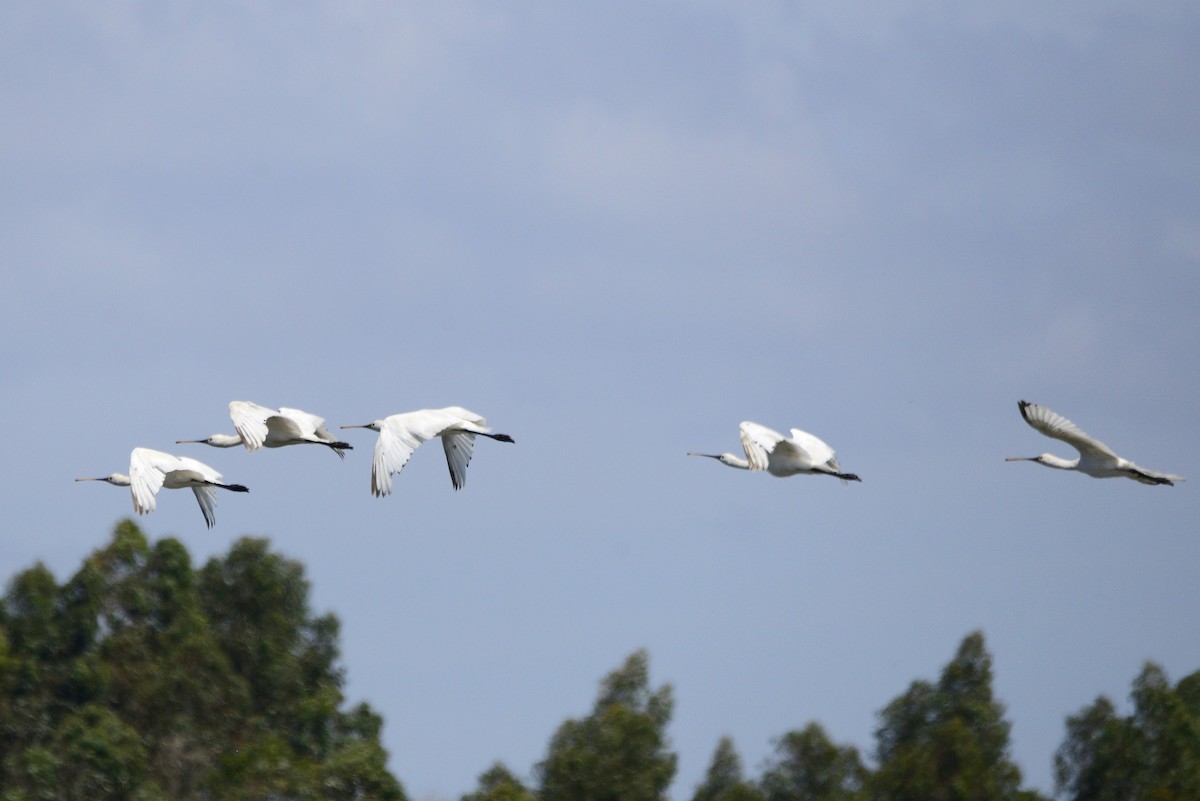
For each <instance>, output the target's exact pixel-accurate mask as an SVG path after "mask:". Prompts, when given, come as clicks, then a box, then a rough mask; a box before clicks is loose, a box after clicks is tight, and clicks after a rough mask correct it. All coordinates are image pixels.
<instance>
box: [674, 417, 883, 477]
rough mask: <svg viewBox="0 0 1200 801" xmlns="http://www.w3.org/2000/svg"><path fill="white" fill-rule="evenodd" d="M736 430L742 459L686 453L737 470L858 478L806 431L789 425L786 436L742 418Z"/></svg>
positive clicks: (818, 439)
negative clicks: (789, 434) (742, 453)
mask: <svg viewBox="0 0 1200 801" xmlns="http://www.w3.org/2000/svg"><path fill="white" fill-rule="evenodd" d="M738 432H739V434H740V436H741V440H742V450H744V451H745V453H746V458H744V459H743V458H741V457H740V456H736V455H734V454H732V453H717V454H714V453H696V452H694V451H693V452H690V453H688V456H706V457H708V458H709V459H716V460H717V461H718V462H720V463H721V464H725V465H729V466H730V467H736V468H738V469H741V470H766V471H767V472H768V473H770V474H771V475H773V476H780V477H783V476H794V475H796V474H798V473H812V474H819V475H828V476H837V477H838V478H840V479H842V480H843V481H862V479H860V478H859V477H858V476H857V475H855V474H854V473H843V472H842V468H841V466H840V465H839V464H838V462H837V459H836V458H835V457H834V452H833V448H831V447H829V445H828V444H826V443H825V441H824V440H822V439H820V438H819V437H816V436H814V435H812V434H810V433H808V432H807V431H801V430H800V429H798V428H793V429H792V430H791V434H792V436H791V437H790V438H789V437H785V436H783V434H780V433H779V432H778V431H775V430H773V429H770V428H767V427H766V426H764V425H760V424H758V423H754V422H751V421H749V420H746V421H744V422H743V423H742V424H741V425H740V426H738Z"/></svg>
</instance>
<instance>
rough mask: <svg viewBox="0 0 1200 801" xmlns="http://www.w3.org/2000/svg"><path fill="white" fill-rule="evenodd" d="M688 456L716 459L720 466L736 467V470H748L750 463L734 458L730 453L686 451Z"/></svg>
mask: <svg viewBox="0 0 1200 801" xmlns="http://www.w3.org/2000/svg"><path fill="white" fill-rule="evenodd" d="M688 456H703V457H705V458H706V459H716V460H717V461H718V462H720V463H721V464H723V465H728V466H729V467H736V468H737V469H738V470H749V469H750V463H749V462H748V461H746V460H745V459H742V458H740V457H738V456H734V455H733V454H732V453H696V452H695V451H688Z"/></svg>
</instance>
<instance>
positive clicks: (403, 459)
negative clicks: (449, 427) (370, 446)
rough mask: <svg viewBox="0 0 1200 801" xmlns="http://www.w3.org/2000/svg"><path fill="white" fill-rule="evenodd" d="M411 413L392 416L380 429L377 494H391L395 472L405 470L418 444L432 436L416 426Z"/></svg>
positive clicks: (373, 488) (375, 473) (373, 483)
mask: <svg viewBox="0 0 1200 801" xmlns="http://www.w3.org/2000/svg"><path fill="white" fill-rule="evenodd" d="M411 414H413V413H410V414H397V415H392V416H391V417H388V418H386V419H385V420H384V421H383V425H382V426H381V427H380V429H379V439H378V440H377V441H376V442H375V460H374V462H373V464H372V465H371V492H373V493H374V494H375V495H377V496H382V495H388V494H390V493H391V491H392V474H393V473H399V472H400V471H401V470H403V469H404V465H406V464H408V460H409V459H411V458H412V455H413V451H415V450H416V449H417V446H419V445H420V444H421V443H422V442H424V441H425V440H427V439H429V437H427V436H422V433H423V431H422V430H418V429H417V428H415V427H414V426H413V425H412V423H413V422H414V421H413V419H412V417H411Z"/></svg>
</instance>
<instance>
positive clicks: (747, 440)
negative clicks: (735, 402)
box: [738, 420, 783, 470]
mask: <svg viewBox="0 0 1200 801" xmlns="http://www.w3.org/2000/svg"><path fill="white" fill-rule="evenodd" d="M738 432H739V434H740V436H741V439H742V448H743V449H744V450H745V451H746V461H747V462H749V463H750V469H751V470H766V469H767V464H768V463H769V462H770V456H771V452H772V451H774V450H775V446H776V445H778V444H779V443H780V442H782V441H783V435H782V434H780V433H779V432H778V431H773V430H771V429H769V428H767V427H766V426H764V425H759V424H758V423H753V422H751V421H749V420H746V421H744V422H743V423H742V424H741V425H739V426H738Z"/></svg>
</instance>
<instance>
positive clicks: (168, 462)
mask: <svg viewBox="0 0 1200 801" xmlns="http://www.w3.org/2000/svg"><path fill="white" fill-rule="evenodd" d="M1018 407H1019V408H1020V410H1021V416H1022V417H1024V418H1025V422H1027V423H1029V425H1030V426H1032V427H1033V428H1034V430H1036V431H1038V432H1039V433H1041V434H1044V435H1046V436H1047V437H1052V438H1054V439H1058V440H1062V441H1063V442H1065V443H1067V444H1068V445H1070V446H1071V447H1073V448H1075V450H1077V451H1079V456H1078V458H1076V459H1064V458H1062V457H1061V456H1055V455H1053V454H1050V453H1043V454H1041V455H1040V456H1028V457H1026V456H1012V457H1009V458H1008V459H1007V460H1006V461H1010V462H1013V461H1030V462H1037V463H1039V464H1043V465H1046V466H1047V467H1054V468H1057V469H1059V470H1075V471H1077V472H1080V473H1083V474H1085V475H1089V476H1092V477H1093V478H1119V477H1124V478H1132V479H1134V480H1136V481H1140V482H1142V483H1143V484H1166V485H1168V486H1173V485H1174V483H1175V482H1176V481H1183V480H1184V479H1183V477H1182V476H1176V475H1172V474H1170V473H1159V472H1156V471H1154V470H1147V469H1145V468H1143V467H1139V466H1137V465H1136V464H1134V463H1133V462H1131V461H1129V460H1128V459H1123V458H1121V457H1120V456H1117V454H1116V453H1114V452H1113V450H1112V448H1110V447H1108V446H1107V445H1105V444H1104V443H1103V442H1101V441H1099V440H1098V439H1095V438H1094V437H1090V436H1088V435H1087V434H1085V433H1083V431H1082V430H1080V428H1079V427H1078V426H1077V425H1075V424H1074V423H1072V422H1071V421H1070V420H1068V419H1067V418H1065V417H1063V416H1062V415H1059V414H1056V413H1054V412H1053V411H1051V410H1050V409H1048V408H1046V407H1045V406H1038V405H1037V404H1033V403H1029V402H1028V401H1019V402H1018ZM229 416H230V417H231V418H232V419H233V428H234V430H235V431H236V432H237V433H236V434H213V435H212V436H210V437H207V438H206V439H181V440H176V444H182V443H203V444H205V445H211V446H213V447H214V448H231V447H233V446H235V445H243V446H245V448H246V450H247V451H256V450H258V449H259V448H282V447H284V446H287V445H324V446H325V447H327V448H329V449H330V450H332V451H333V452H334V453H336V454H337V455H338V457H339V458H342V459H344V458H345V457H346V453H345V452H346V451H348V450H351V449H352V446H351V445H349V444H348V443H346V442H341V441H339V440H337V439H336V438H335V437H334V436H333V434H331V433H330V432H329V429H327V428H326V427H325V420H324V419H323V418H320V417H318V416H316V415H315V414H310V413H308V412H304V411H301V410H299V409H287V408H280V409H271V408H268V407H266V406H260V405H258V404H257V403H251V402H249V401H233V402H232V403H230V404H229ZM342 428H344V429H345V428H367V429H370V430H372V431H376V432H378V434H379V439H378V440H376V442H375V456H374V459H373V461H372V464H371V492H372V494H374V495H375V496H376V497H382V496H384V495H388V494H390V493H391V491H392V476H394V475H395V474H397V473H399V472H400V471H401V470H403V469H404V466H405V465H406V464H408V460H409V459H410V458H411V457H412V455H413V451H415V450H416V449H417V447H418V446H420V444H421V443H422V442H425V441H427V440H431V439H433V438H434V437H440V438H441V440H442V447H443V448H444V449H445V451H446V462H447V464H448V465H449V467H450V481H451V483H453V485H454V489H456V490H459V489H462V488H463V486H464V485H465V484H466V480H467V465H469V464H470V462H471V456H472V454H473V453H474V450H475V437H476V436H477V435H478V436H484V437H490V438H491V439H494V440H496V441H498V442H512V441H513V438H512V437H510V436H509V435H507V434H493V433H492V432H491V431H490V430H489V429H488V427H487V421H486V420H485V419H484V418H483V417H481V416H479V415H477V414H475V413H474V412H471V411H468V410H467V409H464V408H462V407H461V406H447V407H446V408H444V409H421V410H419V411H415V412H404V413H402V414H394V415H391V416H390V417H385V418H383V419H381V420H376V421H374V422H372V423H367V424H365V425H352V426H342ZM739 431H740V434H741V440H742V449H743V450H744V451H745V454H746V455H745V457H744V458H743V457H740V456H737V455H735V454H732V453H721V454H711V453H696V452H690V453H689V454H688V455H689V456H706V457H708V458H710V459H716V460H717V461H719V462H721V463H722V464H725V465H728V466H730V467H736V468H738V469H739V470H765V471H766V472H768V473H770V474H771V475H773V476H780V477H784V476H794V475H797V474H813V475H827V476H834V477H836V478H840V479H842V481H843V482H848V481H861V480H862V479H860V478H859V477H858V476H857V475H855V474H854V473H845V472H842V468H841V466H839V465H838V462H837V459H836V458H834V451H833V448H831V447H829V445H828V444H826V443H825V442H824V441H823V440H821V439H820V438H819V437H816V436H814V435H812V434H809V433H808V432H806V431H801V430H800V429H798V428H793V429H791V437H785V436H783V435H782V434H780V433H779V432H778V431H773V430H771V429H769V428H767V427H766V426H763V425H759V424H758V423H753V422H750V421H748V420H747V421H745V422H743V423H742V424H741V425H740V426H739ZM75 480H76V481H104V482H107V483H109V484H112V485H114V486H118V487H129V488H130V494H131V495H132V496H133V509H134V511H135V512H137V513H138V514H139V515H144V514H148V513H149V512H153V511H154V507H155V496H157V494H158V491H159V490H160V489H163V488H164V487H165V488H167V489H183V488H184V487H190V488H191V490H192V492H193V493H195V495H196V500H197V501H198V502H199V504H200V511H201V512H202V513H203V514H204V522H205V523H207V524H208V527H209V528H212V526H213V524H214V523H215V522H216V518H215V512H214V510H215V507H216V500H217V498H216V495H217V493H216V490H217V489H225V490H230V491H232V492H249V490H248V489H247V488H246V487H244V486H243V485H241V484H227V483H225V482H224V481H223V480H222V476H221V474H220V473H218V472H217V471H216V470H214V469H213V468H211V467H209V466H208V465H206V464H204V463H203V462H201V461H198V460H196V459H192V458H190V457H187V456H175V455H174V454H170V453H164V452H163V451H156V450H153V449H151V448H134V449H133V452H132V453H131V454H130V457H129V474H128V475H126V474H124V473H113V474H111V475H108V476H103V477H100V478H77V479H75Z"/></svg>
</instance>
